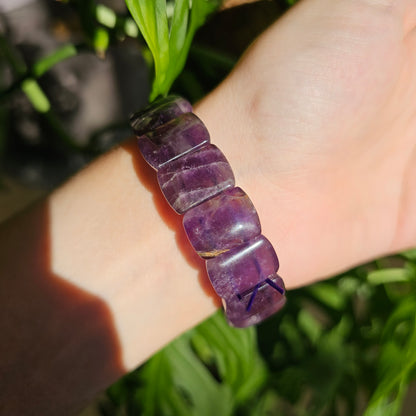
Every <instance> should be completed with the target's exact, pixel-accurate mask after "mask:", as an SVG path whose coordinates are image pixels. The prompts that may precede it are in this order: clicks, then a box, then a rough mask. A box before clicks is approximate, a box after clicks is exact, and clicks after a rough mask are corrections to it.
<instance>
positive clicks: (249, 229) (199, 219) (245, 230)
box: [183, 188, 261, 258]
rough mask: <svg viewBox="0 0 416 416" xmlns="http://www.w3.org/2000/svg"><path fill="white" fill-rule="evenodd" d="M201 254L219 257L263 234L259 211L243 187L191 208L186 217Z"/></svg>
mask: <svg viewBox="0 0 416 416" xmlns="http://www.w3.org/2000/svg"><path fill="white" fill-rule="evenodd" d="M183 225H184V228H185V231H186V234H187V236H188V238H189V241H190V242H191V244H192V246H193V247H194V249H195V250H196V251H197V253H198V254H199V255H200V256H201V257H204V258H210V257H215V256H217V255H219V254H221V253H224V252H226V251H228V250H230V249H232V248H234V247H237V246H239V245H241V244H243V243H244V242H246V241H248V240H250V239H251V238H253V237H255V236H257V235H259V234H260V233H261V227H260V221H259V217H258V215H257V211H256V209H255V208H254V205H253V203H252V202H251V201H250V199H249V197H248V196H247V194H246V193H245V192H244V191H243V190H242V189H241V188H232V189H229V190H226V191H224V192H222V193H221V194H219V195H217V196H215V197H214V198H211V199H209V200H208V201H205V202H203V203H202V204H200V205H198V206H196V207H194V208H191V209H190V210H189V211H187V212H186V214H185V215H184V217H183Z"/></svg>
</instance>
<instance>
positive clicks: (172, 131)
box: [137, 113, 209, 170]
mask: <svg viewBox="0 0 416 416" xmlns="http://www.w3.org/2000/svg"><path fill="white" fill-rule="evenodd" d="M137 142H138V145H139V149H140V151H141V153H142V155H143V157H144V158H145V160H146V162H147V163H149V165H151V166H152V167H153V168H154V169H156V170H158V169H160V168H161V167H162V166H163V165H165V164H166V163H168V162H171V161H172V160H175V159H177V158H179V157H181V156H183V155H185V154H186V153H188V152H191V151H193V150H195V149H197V148H198V147H201V146H203V145H204V144H208V143H209V133H208V130H207V129H206V127H205V125H204V123H202V121H201V120H200V119H199V118H198V117H197V116H196V115H195V114H192V113H185V114H181V115H180V116H179V117H176V118H174V119H172V120H170V121H168V122H167V123H165V124H163V125H161V126H159V127H158V128H157V129H154V130H152V131H150V132H148V133H146V134H144V135H142V136H140V137H139V138H138V141H137Z"/></svg>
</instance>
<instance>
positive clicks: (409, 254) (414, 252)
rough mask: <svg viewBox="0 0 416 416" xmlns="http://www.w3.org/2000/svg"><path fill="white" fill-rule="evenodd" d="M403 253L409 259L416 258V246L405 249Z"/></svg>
mask: <svg viewBox="0 0 416 416" xmlns="http://www.w3.org/2000/svg"><path fill="white" fill-rule="evenodd" d="M402 255H403V256H404V257H406V258H407V259H409V260H416V248H413V249H411V250H407V251H404V252H403V253H402Z"/></svg>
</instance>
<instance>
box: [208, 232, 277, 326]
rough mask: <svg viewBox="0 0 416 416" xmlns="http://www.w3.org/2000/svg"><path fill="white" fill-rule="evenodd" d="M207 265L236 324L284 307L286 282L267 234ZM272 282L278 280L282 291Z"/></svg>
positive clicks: (232, 320) (254, 320) (215, 287)
mask: <svg viewBox="0 0 416 416" xmlns="http://www.w3.org/2000/svg"><path fill="white" fill-rule="evenodd" d="M206 265H207V271H208V276H209V278H210V280H211V283H212V286H213V287H214V289H215V291H216V292H217V294H218V295H219V296H221V297H222V298H223V299H224V301H225V306H226V314H227V317H228V319H229V321H230V323H232V325H234V326H247V325H252V324H255V323H257V322H260V321H261V320H263V319H265V318H266V317H267V316H269V315H271V314H272V313H274V312H275V311H276V310H277V309H276V308H278V309H279V308H280V307H282V306H283V304H284V301H283V300H282V298H284V295H283V293H282V292H284V287H283V281H281V279H280V277H278V276H277V271H278V269H279V260H278V258H277V255H276V252H275V251H274V249H273V246H272V245H271V244H270V242H269V241H268V240H267V239H266V238H265V237H264V236H262V235H260V236H257V237H255V238H253V239H251V240H250V241H249V242H247V243H245V244H243V245H241V246H239V247H237V248H235V249H232V250H230V251H228V252H226V253H224V254H220V255H219V256H217V257H214V258H212V259H209V260H207V261H206ZM268 281H269V283H267V282H268ZM270 282H277V283H276V284H277V287H279V288H281V289H282V291H279V290H277V289H276V288H275V287H273V283H270ZM253 293H254V295H253Z"/></svg>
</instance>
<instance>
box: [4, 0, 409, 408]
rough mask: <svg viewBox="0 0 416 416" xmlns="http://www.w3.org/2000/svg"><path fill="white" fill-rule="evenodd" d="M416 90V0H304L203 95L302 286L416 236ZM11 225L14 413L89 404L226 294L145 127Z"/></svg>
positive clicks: (208, 118) (7, 300)
mask: <svg viewBox="0 0 416 416" xmlns="http://www.w3.org/2000/svg"><path fill="white" fill-rule="evenodd" d="M415 97H416V3H415V2H414V1H413V0H408V1H406V0H396V1H393V0H337V1H334V0H304V1H303V2H301V4H299V5H298V6H296V7H295V8H293V9H292V10H291V11H290V12H289V13H288V14H286V15H285V16H284V17H283V18H282V19H280V20H279V21H278V22H277V23H275V24H274V25H273V26H272V27H270V28H269V29H268V30H267V31H266V32H265V33H264V34H263V35H262V36H261V37H260V38H259V39H258V40H257V41H256V42H255V43H254V44H253V45H252V46H251V47H250V48H249V50H248V51H247V53H246V54H245V55H244V57H243V58H242V60H241V62H240V63H239V65H238V66H237V68H236V69H235V70H234V72H233V73H232V74H231V75H230V76H229V77H228V79H227V80H225V82H223V83H222V84H221V85H220V86H219V87H218V88H217V89H216V90H215V91H214V92H212V93H211V94H210V95H209V96H208V97H206V98H205V99H204V100H203V101H202V102H201V103H199V105H198V106H197V107H196V110H195V111H196V113H197V114H198V115H199V116H200V117H201V118H202V120H204V122H205V124H206V125H207V127H208V129H209V131H210V133H211V139H212V142H213V143H215V144H216V145H218V147H219V148H220V149H221V150H222V151H223V152H224V154H225V155H226V157H227V158H228V160H229V162H230V164H231V166H232V167H233V170H234V173H235V176H236V183H237V184H238V185H239V186H241V187H242V188H243V189H244V190H245V191H246V192H247V194H248V195H249V196H250V198H251V199H252V201H253V202H254V204H255V206H256V208H257V210H258V212H259V215H260V218H261V222H262V227H263V233H264V235H266V236H267V237H268V238H269V239H270V240H271V242H272V243H273V245H274V246H275V248H276V250H277V253H278V255H279V258H280V262H281V269H280V274H281V275H282V276H283V277H284V279H285V282H286V285H287V288H288V289H289V299H290V289H291V288H294V287H298V286H302V285H307V284H309V283H311V282H313V281H316V280H318V279H322V278H325V277H328V276H331V275H333V274H335V273H337V272H340V271H342V270H345V269H347V268H349V267H352V266H354V265H356V264H359V263H362V262H365V261H367V260H370V259H373V258H376V257H380V256H383V255H385V254H389V253H395V252H398V251H400V250H403V249H406V248H410V247H413V246H416V192H415V191H414V190H415V188H416V99H415ZM0 236H1V238H0V241H1V242H2V249H1V250H0V271H1V276H2V278H1V279H0V304H1V305H2V314H0V333H1V334H2V342H1V343H0V374H1V377H0V415H6V414H7V415H10V414H13V415H26V414H42V415H49V414H50V415H56V414H60V415H65V414H68V415H70V414H74V413H76V412H77V411H78V410H80V409H81V408H82V407H83V406H84V405H85V404H87V403H88V402H89V401H90V400H91V399H92V398H93V397H94V395H95V394H96V393H98V392H99V391H100V390H101V389H103V388H105V387H106V386H108V385H109V384H111V383H112V382H114V381H115V380H116V379H117V378H118V377H120V376H121V375H122V374H123V373H124V372H126V371H128V370H131V369H133V368H134V367H136V366H137V365H139V364H140V363H142V362H143V361H144V360H146V359H147V358H148V357H149V356H151V355H152V354H153V353H154V352H155V351H157V350H158V349H160V348H161V347H162V346H163V345H165V344H166V343H168V342H169V341H170V340H172V339H173V338H174V337H175V336H177V335H179V334H180V333H182V332H183V331H185V330H186V329H188V328H190V327H192V326H194V325H196V324H197V323H198V322H200V321H201V320H203V319H204V318H206V317H208V316H209V315H210V314H211V313H212V312H213V311H214V310H215V309H216V308H217V307H218V306H219V302H218V299H217V298H216V297H215V294H214V293H213V292H212V290H211V289H210V287H209V284H208V283H207V277H206V275H205V272H204V267H203V262H202V261H201V260H200V259H199V258H198V257H197V256H196V255H194V254H193V253H192V249H191V248H190V246H189V244H188V242H187V241H186V237H185V236H184V234H183V231H182V230H181V219H180V217H178V216H176V215H175V214H173V213H172V211H171V210H170V208H169V207H168V206H167V204H166V203H165V202H164V201H163V198H162V197H161V195H160V192H159V191H158V189H157V183H156V180H155V175H154V172H153V171H152V170H151V169H150V168H148V167H147V166H145V164H144V162H143V160H142V159H141V158H140V156H138V155H137V151H136V148H135V145H134V141H128V142H126V144H125V145H123V146H121V147H120V148H118V149H115V150H114V151H112V152H110V153H109V154H108V155H106V156H104V157H102V158H101V159H99V160H98V161H96V162H95V163H93V164H91V165H90V166H89V167H88V168H87V169H85V170H84V171H82V172H81V173H80V174H78V175H77V176H75V177H74V178H73V179H71V180H70V181H69V182H68V183H67V184H66V185H64V186H63V187H61V188H60V189H59V190H57V191H56V192H54V193H53V194H51V195H50V197H49V198H48V199H47V200H46V201H44V202H43V203H41V204H40V205H38V206H37V207H35V208H32V209H31V210H29V211H27V212H26V213H24V214H23V215H20V216H19V217H16V218H14V219H13V220H11V221H9V222H8V223H6V224H4V225H3V226H2V227H1V229H0ZM6 340H7V341H6Z"/></svg>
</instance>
